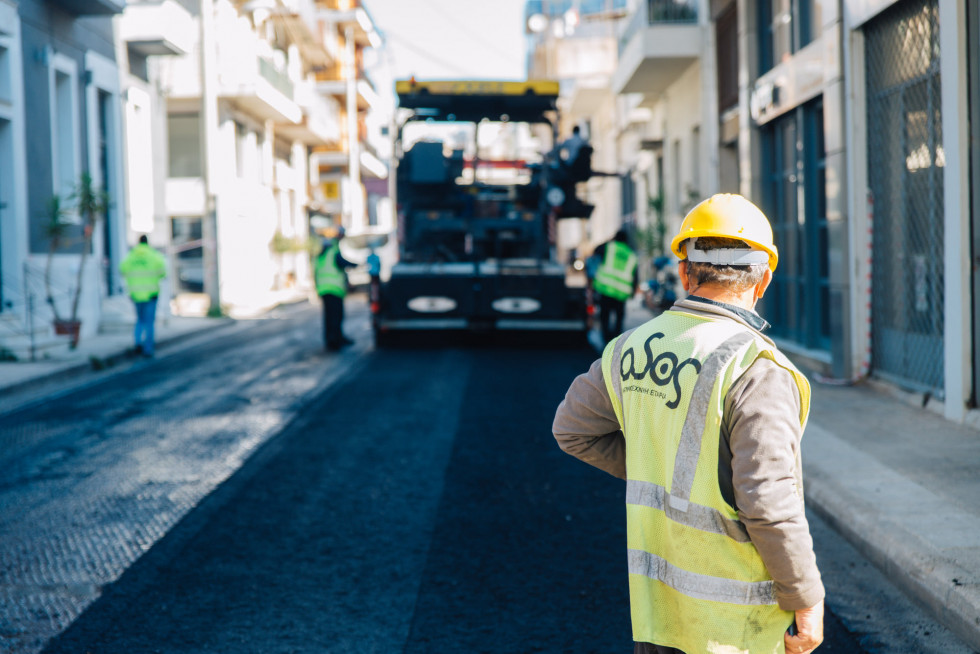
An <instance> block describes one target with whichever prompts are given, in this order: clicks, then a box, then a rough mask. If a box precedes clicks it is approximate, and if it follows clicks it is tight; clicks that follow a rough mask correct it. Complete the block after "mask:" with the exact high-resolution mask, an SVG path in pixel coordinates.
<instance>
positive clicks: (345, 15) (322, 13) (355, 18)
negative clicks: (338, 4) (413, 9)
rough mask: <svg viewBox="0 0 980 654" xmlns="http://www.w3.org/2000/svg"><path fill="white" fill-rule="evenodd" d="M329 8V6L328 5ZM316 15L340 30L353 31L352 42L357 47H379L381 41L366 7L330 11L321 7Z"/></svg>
mask: <svg viewBox="0 0 980 654" xmlns="http://www.w3.org/2000/svg"><path fill="white" fill-rule="evenodd" d="M328 7H329V4H328ZM317 14H318V16H319V17H320V18H323V19H324V20H327V21H330V22H332V23H335V24H336V25H337V26H338V27H340V29H341V30H346V29H347V28H348V27H350V28H352V29H353V32H354V41H355V43H356V44H357V46H358V47H373V48H378V47H381V45H382V43H383V41H382V39H381V35H380V34H379V33H378V30H377V28H376V27H375V22H374V19H373V18H372V17H371V14H370V13H368V10H367V8H366V7H363V6H362V7H355V8H353V9H332V8H324V7H321V8H320V9H319V10H318V11H317Z"/></svg>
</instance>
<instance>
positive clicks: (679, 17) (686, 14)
mask: <svg viewBox="0 0 980 654" xmlns="http://www.w3.org/2000/svg"><path fill="white" fill-rule="evenodd" d="M697 22H698V5H697V1H696V0H646V1H645V2H640V4H639V7H638V8H637V11H636V13H635V14H634V15H633V16H632V17H631V18H630V20H629V22H628V23H627V24H626V29H625V30H624V31H623V33H622V35H621V36H620V39H619V51H620V53H622V51H623V50H624V49H625V48H626V46H627V45H628V44H629V42H630V39H632V38H633V37H634V36H635V35H636V34H637V32H639V31H640V30H642V29H645V28H647V27H651V26H654V25H671V24H678V25H690V24H692V23H697Z"/></svg>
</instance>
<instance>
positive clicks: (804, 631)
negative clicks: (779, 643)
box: [784, 600, 823, 654]
mask: <svg viewBox="0 0 980 654" xmlns="http://www.w3.org/2000/svg"><path fill="white" fill-rule="evenodd" d="M796 632H797V633H796V635H793V636H791V635H790V634H789V632H787V633H786V636H785V638H784V640H785V641H786V654H810V652H812V651H813V650H815V649H817V646H819V645H820V643H822V642H823V600H820V602H819V603H818V604H817V605H816V606H813V607H811V608H808V609H800V610H799V611H797V612H796Z"/></svg>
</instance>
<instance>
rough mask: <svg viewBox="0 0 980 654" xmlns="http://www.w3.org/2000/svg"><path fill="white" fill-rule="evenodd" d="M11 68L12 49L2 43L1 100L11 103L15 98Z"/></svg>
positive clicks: (0, 65)
mask: <svg viewBox="0 0 980 654" xmlns="http://www.w3.org/2000/svg"><path fill="white" fill-rule="evenodd" d="M12 73H13V71H12V70H11V69H10V51H9V49H8V48H6V47H4V46H3V45H2V44H0V102H5V103H7V104H10V102H11V100H13V84H12V82H11V79H10V78H11V76H12Z"/></svg>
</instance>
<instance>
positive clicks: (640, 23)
mask: <svg viewBox="0 0 980 654" xmlns="http://www.w3.org/2000/svg"><path fill="white" fill-rule="evenodd" d="M701 50H702V37H701V27H700V26H699V25H698V13H697V3H696V0H644V1H643V2H640V4H639V7H638V9H637V11H636V13H635V14H633V16H632V17H630V19H629V22H628V23H627V24H626V29H625V30H624V31H623V34H622V36H621V38H620V42H619V64H618V65H617V66H616V72H615V74H614V75H613V77H612V89H613V91H614V92H615V93H618V94H622V93H642V94H644V95H659V94H660V93H662V92H663V91H664V90H666V88H667V87H668V86H670V85H671V84H672V83H674V82H675V81H677V79H678V78H679V77H680V76H681V75H682V74H683V73H684V71H685V70H687V68H688V67H689V66H690V65H691V64H693V63H694V62H695V61H697V60H698V59H699V58H700V56H701Z"/></svg>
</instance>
